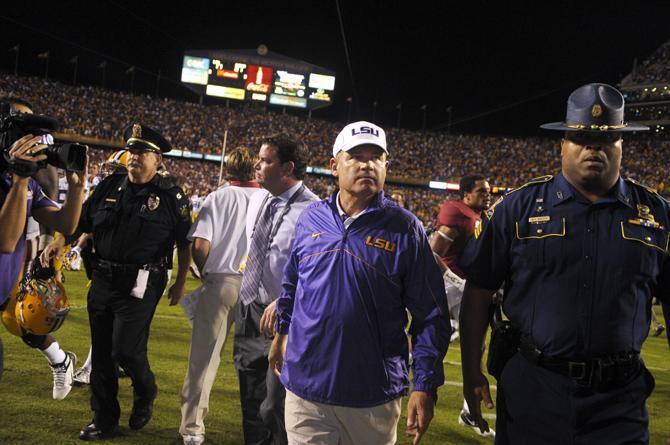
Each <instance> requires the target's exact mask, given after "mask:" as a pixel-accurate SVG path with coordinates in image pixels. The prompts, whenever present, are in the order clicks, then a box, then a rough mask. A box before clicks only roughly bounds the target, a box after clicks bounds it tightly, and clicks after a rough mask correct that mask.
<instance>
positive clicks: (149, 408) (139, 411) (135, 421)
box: [128, 399, 154, 430]
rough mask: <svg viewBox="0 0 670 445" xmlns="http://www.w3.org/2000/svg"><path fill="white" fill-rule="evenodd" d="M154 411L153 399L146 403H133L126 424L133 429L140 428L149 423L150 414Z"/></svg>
mask: <svg viewBox="0 0 670 445" xmlns="http://www.w3.org/2000/svg"><path fill="white" fill-rule="evenodd" d="M153 412H154V401H153V399H152V400H151V402H149V403H148V404H146V405H143V406H137V405H133V410H132V411H131V413H130V418H129V419H128V426H129V427H130V428H132V429H134V430H140V429H142V428H143V427H144V425H146V424H147V423H149V421H150V420H151V415H152V414H153Z"/></svg>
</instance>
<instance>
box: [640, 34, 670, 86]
mask: <svg viewBox="0 0 670 445" xmlns="http://www.w3.org/2000/svg"><path fill="white" fill-rule="evenodd" d="M669 59H670V41H668V42H665V43H664V44H663V45H661V46H660V47H659V48H658V49H657V50H656V51H654V53H653V54H652V55H651V56H649V57H648V58H646V59H645V60H644V61H643V62H642V63H641V64H640V66H639V67H637V70H636V72H635V75H634V76H633V77H634V78H633V80H634V81H635V83H639V84H643V83H659V82H670V64H668V60H669Z"/></svg>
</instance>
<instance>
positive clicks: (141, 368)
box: [79, 123, 191, 440]
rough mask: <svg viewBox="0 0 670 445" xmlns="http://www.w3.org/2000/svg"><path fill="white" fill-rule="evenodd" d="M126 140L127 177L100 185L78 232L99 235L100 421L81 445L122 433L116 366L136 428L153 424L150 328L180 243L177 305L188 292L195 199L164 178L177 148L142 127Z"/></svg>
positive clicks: (95, 289) (94, 332)
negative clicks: (129, 386)
mask: <svg viewBox="0 0 670 445" xmlns="http://www.w3.org/2000/svg"><path fill="white" fill-rule="evenodd" d="M124 138H125V140H126V148H127V149H128V150H129V153H130V154H129V158H128V165H127V169H128V173H127V175H120V174H119V175H110V176H108V177H107V178H105V179H104V180H103V181H102V182H100V184H99V185H98V187H96V189H95V192H94V193H93V194H92V195H91V196H90V197H89V199H88V200H87V202H86V204H85V206H84V210H83V213H82V217H81V221H80V225H79V229H80V230H81V231H82V232H86V233H92V234H93V235H92V236H93V248H94V250H95V256H94V259H93V278H92V283H91V288H90V290H89V293H88V314H89V322H90V325H91V344H92V353H93V357H92V362H93V363H92V364H93V372H92V375H91V408H92V410H93V412H94V417H93V421H92V422H91V423H90V424H89V425H88V426H86V427H85V428H84V429H82V430H81V432H80V435H79V438H80V439H82V440H97V439H102V438H106V437H111V436H113V435H115V434H116V433H117V432H118V422H119V416H120V409H119V403H118V400H117V398H116V396H117V392H118V380H117V375H116V366H115V362H118V363H119V364H120V365H121V366H122V367H123V369H124V370H125V371H126V372H127V374H128V375H129V376H130V378H131V379H132V381H133V391H134V395H133V409H132V412H131V414H130V419H129V421H128V424H129V426H130V428H132V429H140V428H142V427H143V426H144V425H146V423H147V422H148V421H149V419H150V418H151V414H152V410H153V401H154V398H155V397H156V391H157V387H156V383H155V379H154V374H153V373H152V372H151V369H150V367H149V362H148V360H147V340H148V336H149V325H150V323H151V319H152V317H153V315H154V311H155V310H156V305H157V303H158V300H159V299H160V297H161V295H162V294H163V290H164V289H165V285H166V283H167V270H168V268H170V267H171V266H172V250H173V246H174V244H175V242H176V243H177V256H178V261H179V268H178V272H177V278H176V282H175V284H174V285H173V286H172V287H171V288H170V290H169V292H168V294H169V297H170V304H171V305H174V304H176V303H177V302H178V301H179V298H180V297H181V296H182V295H183V293H184V285H185V282H186V274H187V272H188V265H189V264H190V261H191V256H190V249H189V242H188V240H187V238H186V235H187V233H188V231H189V228H190V225H191V215H190V210H189V203H188V199H187V198H186V196H185V195H184V192H183V191H182V189H181V188H179V187H178V186H177V185H175V183H174V181H173V180H172V179H171V178H170V177H168V176H164V175H161V174H158V173H157V170H158V167H159V165H160V164H161V160H162V153H166V152H168V151H170V149H171V146H170V144H169V143H168V142H167V141H166V140H165V139H164V138H163V137H162V136H161V135H160V134H159V133H158V132H156V131H155V130H152V129H151V128H149V127H147V126H146V125H142V124H137V123H136V124H133V125H130V126H128V127H127V128H126V130H125V132H124Z"/></svg>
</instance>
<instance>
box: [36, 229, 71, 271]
mask: <svg viewBox="0 0 670 445" xmlns="http://www.w3.org/2000/svg"><path fill="white" fill-rule="evenodd" d="M64 246H65V239H64V238H63V237H62V236H57V237H56V238H54V240H53V241H51V242H50V243H49V244H48V245H47V246H46V247H45V248H44V250H43V251H42V254H41V255H40V264H41V265H42V267H49V264H50V263H51V260H52V259H54V258H57V257H59V256H60V254H61V252H62V251H63V247H64Z"/></svg>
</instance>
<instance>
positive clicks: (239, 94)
mask: <svg viewBox="0 0 670 445" xmlns="http://www.w3.org/2000/svg"><path fill="white" fill-rule="evenodd" d="M249 59H250V57H244V56H238V57H234V56H230V55H229V56H228V57H222V56H221V55H217V54H210V57H198V56H197V55H193V54H187V55H185V56H184V63H183V66H182V75H181V81H182V82H183V83H185V84H187V85H188V84H190V85H193V86H195V85H199V86H202V87H204V90H203V89H202V88H201V89H199V90H198V92H199V93H200V94H203V93H204V94H205V95H208V96H214V97H220V98H224V99H232V100H239V101H244V100H246V101H254V102H265V103H268V104H271V105H278V106H286V107H295V108H309V109H313V108H320V107H322V106H325V105H329V104H330V103H332V101H333V94H334V92H335V76H334V75H333V74H332V73H328V72H326V70H324V72H314V71H316V70H315V69H312V68H318V67H314V66H313V65H309V64H303V65H304V66H303V65H298V64H296V65H298V68H303V69H296V67H292V66H288V67H287V66H282V64H281V63H273V61H272V60H267V63H265V64H261V63H258V62H257V61H256V60H249ZM252 62H256V63H252Z"/></svg>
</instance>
